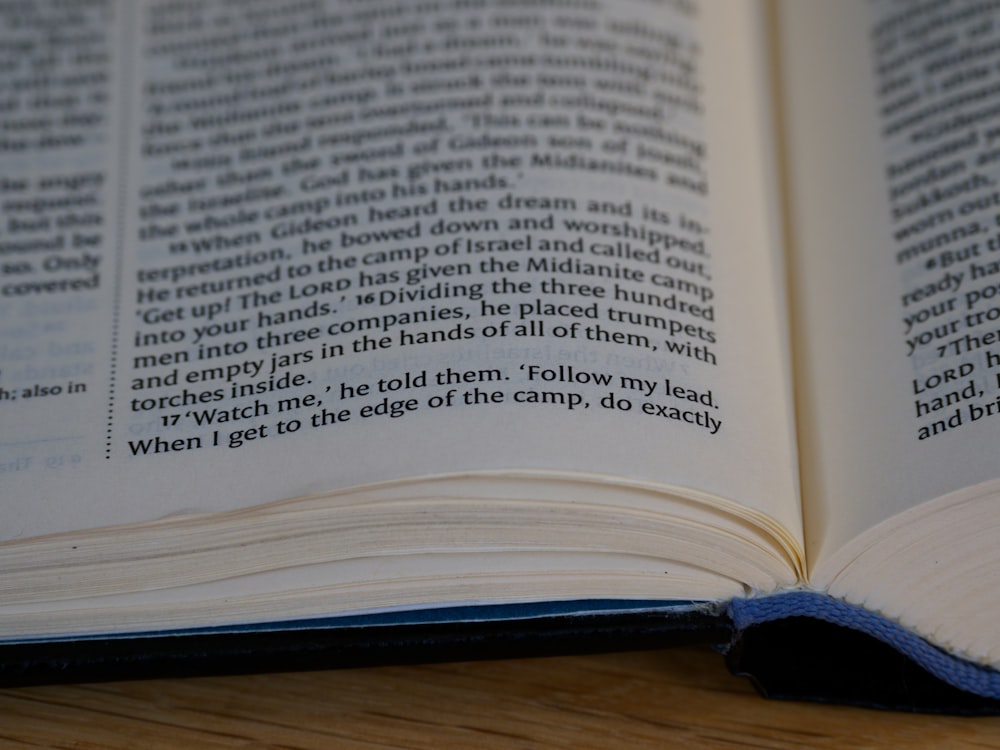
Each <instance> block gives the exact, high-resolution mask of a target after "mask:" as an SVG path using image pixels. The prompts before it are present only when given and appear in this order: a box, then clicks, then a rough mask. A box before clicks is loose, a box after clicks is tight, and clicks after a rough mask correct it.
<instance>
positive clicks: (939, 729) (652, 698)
mask: <svg viewBox="0 0 1000 750" xmlns="http://www.w3.org/2000/svg"><path fill="white" fill-rule="evenodd" d="M40 747H59V748H88V749H94V748H248V747H268V748H282V749H283V750H287V749H290V748H324V749H325V748H367V749H368V750H372V749H374V748H431V749H432V750H446V749H447V748H465V747H472V748H508V747H511V748H533V747H539V748H560V747H572V748H602V749H605V748H628V749H629V750H632V749H634V748H658V749H660V748H666V747H695V748H727V749H729V750H731V749H732V748H734V747H753V748H800V747H817V748H845V747H866V748H873V747H907V748H924V747H926V748H961V747H970V748H971V747H975V748H1000V717H997V718H956V717H942V716H914V715H909V714H901V713H884V712H878V711H871V710H865V709H854V708H844V707H837V706H819V705H811V704H798V703H783V702H777V701H767V700H764V699H763V698H760V697H759V696H758V695H757V694H756V693H754V692H753V690H752V689H751V688H750V686H749V685H748V684H747V683H746V682H745V681H744V680H742V679H739V678H735V677H732V676H730V675H729V674H728V673H727V672H726V671H725V669H724V667H723V664H722V659H721V657H719V656H718V655H717V654H714V653H712V652H711V651H710V650H708V649H706V648H698V647H678V648H675V649H670V650H664V651H653V652H647V653H630V654H606V655H595V656H573V657H553V658H538V659H523V660H513V661H491V662H478V663H470V662H465V663H459V664H433V665H425V666H410V667H381V668H374V669H351V670H341V671H326V672H312V673H287V674H277V675H252V676H243V677H202V678H195V679H176V680H147V681H140V682H118V683H103V684H88V685H61V686H46V687H32V688H20V689H9V690H2V691H0V748H40Z"/></svg>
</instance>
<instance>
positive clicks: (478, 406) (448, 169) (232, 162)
mask: <svg viewBox="0 0 1000 750" xmlns="http://www.w3.org/2000/svg"><path fill="white" fill-rule="evenodd" d="M756 10H757V8H756V6H751V5H742V6H741V7H740V9H739V10H736V11H733V12H729V11H728V10H727V11H726V12H722V11H720V10H719V9H718V8H717V7H716V6H713V5H710V4H705V5H704V6H702V5H701V4H699V3H695V2H693V1H691V0H673V1H672V2H640V1H638V0H636V1H635V2H622V3H615V4H613V5H612V4H610V3H609V4H600V3H597V2H574V3H564V2H551V3H532V4H530V5H529V4H517V3H515V4H509V3H501V2H489V1H487V0H434V1H428V2H421V3H397V2H366V3H357V2H347V1H345V2H340V3H337V2H326V3H324V2H296V1H293V0H288V1H287V2H280V3H279V2H270V1H269V2H247V3H241V4H228V3H196V4H186V3H182V4H178V3H176V2H153V1H150V2H144V3H124V2H123V3H114V2H110V0H104V1H100V0H94V1H93V2H88V3H82V4H80V5H79V7H78V9H77V10H76V11H75V12H74V14H73V15H74V19H73V21H72V23H70V21H69V20H67V19H66V18H64V17H63V16H62V15H61V14H62V13H63V11H64V9H63V6H62V5H61V4H59V3H45V2H40V3H37V4H33V5H31V6H21V5H15V6H10V7H8V6H5V7H4V9H3V11H2V12H3V13H4V14H5V15H6V16H7V17H5V18H4V19H3V20H4V22H5V24H6V25H5V26H4V28H5V31H4V32H3V33H4V34H5V35H7V36H6V37H5V39H4V41H5V42H6V40H7V38H8V37H9V38H10V39H11V40H15V41H16V45H15V46H11V45H9V44H5V45H3V48H4V49H5V50H8V52H6V53H5V54H4V57H3V59H2V60H3V62H2V64H3V65H4V67H5V70H8V71H9V73H8V74H5V76H4V78H3V81H4V83H3V84H2V85H3V86H5V87H6V89H5V90H0V102H3V106H4V107H5V110H4V123H5V126H4V127H5V129H4V131H3V133H2V134H0V136H2V137H3V139H4V141H3V143H2V145H3V149H2V151H0V159H2V168H0V175H2V178H0V180H2V182H0V189H2V193H0V194H2V201H3V204H2V205H3V220H4V226H3V228H2V230H0V232H2V233H0V252H2V255H0V262H2V263H3V274H2V277H0V332H2V333H0V335H2V338H0V351H3V352H4V355H3V356H2V357H0V361H2V363H3V364H2V365H0V415H2V416H0V483H2V486H3V496H4V498H5V500H4V509H3V513H4V523H3V524H2V529H3V531H2V534H3V535H4V537H5V538H6V539H12V538H18V537H24V536H33V535H37V534H42V533H53V532H59V531H65V530H69V529H74V528H86V527H93V526H101V525H106V524H111V523H120V522H133V521H143V520H150V519H156V518H160V517H163V516H167V515H173V514H178V513H204V512H212V511H222V510H228V509H233V508H239V507H244V506H251V505H256V504H260V503H266V502H271V501H276V500H280V499H283V498H289V497H296V496H301V495H307V494H312V493H318V492H325V491H329V490H333V489H337V488H343V487H349V486H354V485H361V484H366V483H371V482H376V481H384V480H394V479H405V478H407V477H416V476H427V475H437V474H449V473H456V472H476V471H485V472H503V471H511V470H519V471H528V470H543V471H549V472H589V473H597V474H602V475H608V476H621V477H629V478H630V479H632V480H634V481H646V482H659V483H663V484H664V486H670V487H675V488H694V489H696V490H698V491H699V492H701V493H710V494H712V495H715V496H718V497H719V498H721V499H722V501H724V502H731V503H737V504H740V505H741V506H744V507H746V508H748V509H751V510H752V512H754V513H759V514H762V515H764V516H767V517H769V518H772V519H776V520H777V521H778V522H780V523H781V524H783V525H784V526H785V528H786V529H787V530H788V532H787V533H788V535H789V536H790V539H791V540H792V541H791V542H790V543H791V544H793V546H794V545H798V544H799V541H798V539H799V536H800V521H799V505H798V499H797V494H796V475H795V468H794V467H795V464H796V462H795V458H794V451H793V439H792V433H791V429H790V424H791V414H790V401H789V393H790V388H789V385H788V371H787V341H786V340H785V338H784V325H785V322H784V312H783V309H784V308H783V304H784V300H783V294H782V291H781V290H782V285H781V282H780V279H781V273H780V268H779V265H778V263H777V252H778V241H777V230H776V227H777V222H776V220H775V216H776V214H775V204H774V203H773V201H772V200H771V199H772V197H773V181H772V180H771V177H770V171H769V169H770V168H769V167H768V159H769V157H770V156H771V155H772V146H771V142H770V137H771V133H770V130H769V120H768V118H769V113H770V106H769V103H768V96H769V92H768V87H767V83H766V81H767V78H766V76H765V75H764V69H765V67H764V61H765V56H764V51H763V48H762V46H761V36H760V34H759V33H758V32H759V30H760V19H759V17H758V16H756V15H755V12H756ZM64 25H65V26H64ZM734 61H738V63H739V64H734ZM734 125H735V126H734Z"/></svg>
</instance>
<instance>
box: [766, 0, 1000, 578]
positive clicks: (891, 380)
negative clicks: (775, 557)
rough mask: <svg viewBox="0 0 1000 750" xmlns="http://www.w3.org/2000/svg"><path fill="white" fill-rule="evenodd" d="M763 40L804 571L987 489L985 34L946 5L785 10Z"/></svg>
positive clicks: (986, 19) (987, 16)
mask: <svg viewBox="0 0 1000 750" xmlns="http://www.w3.org/2000/svg"><path fill="white" fill-rule="evenodd" d="M781 22H782V28H781V34H782V39H783V42H784V46H783V53H784V66H783V73H784V77H785V95H786V96H785V98H784V102H785V104H786V106H787V112H788V116H789V117H788V126H787V133H786V135H787V143H788V146H789V152H790V161H789V167H790V170H789V173H790V177H791V181H790V190H789V200H790V203H791V204H792V206H793V208H794V212H793V213H792V215H791V221H792V224H793V236H794V238H795V244H794V247H793V250H792V254H793V265H794V268H795V272H796V273H795V276H796V282H797V285H798V286H797V288H796V291H797V293H798V302H799V307H798V315H797V318H796V320H797V321H798V323H799V325H798V328H797V333H798V337H797V338H796V342H795V343H796V346H797V347H798V352H799V353H800V354H801V358H800V364H801V366H802V367H801V372H802V375H803V377H802V379H801V398H800V403H799V414H800V416H801V418H802V420H803V421H802V425H803V428H804V429H803V434H804V435H806V436H807V437H806V438H805V442H804V443H803V445H804V446H805V447H804V450H803V455H804V461H805V464H804V465H805V468H804V482H805V491H804V492H805V500H804V502H805V504H806V517H807V547H808V550H809V554H810V560H811V562H812V563H816V562H820V563H822V562H823V561H824V560H825V559H826V558H827V557H828V556H829V555H831V554H832V553H833V552H834V551H835V550H837V549H838V548H840V547H841V546H842V545H844V544H845V543H846V542H847V541H849V540H850V539H852V538H854V537H856V536H857V535H859V534H861V533H862V532H864V531H865V530H867V529H870V528H872V527H874V526H876V525H877V524H879V523H880V522H882V521H885V520H886V519H888V518H891V517H893V516H895V515H897V514H900V513H903V512H904V511H907V510H909V509H911V508H915V507H916V506H918V505H920V504H921V503H923V502H925V501H927V500H930V499H932V498H936V497H939V496H942V495H945V494H947V493H949V492H954V491H957V490H959V489H961V488H964V487H968V486H971V485H975V484H977V483H981V482H984V481H987V480H990V479H994V478H996V476H997V473H998V472H997V467H996V459H995V455H994V454H995V451H994V449H993V446H995V445H996V441H997V440H998V439H1000V420H996V419H993V418H992V417H993V416H995V415H997V414H998V413H1000V412H998V409H1000V407H998V404H1000V400H998V399H1000V380H998V378H997V373H996V369H997V366H998V365H1000V357H998V355H997V352H998V351H1000V350H998V348H997V346H996V342H997V341H998V340H1000V339H998V335H1000V334H998V329H997V326H996V324H995V319H996V318H997V316H998V315H1000V307H998V306H997V303H996V299H995V297H996V294H997V289H998V287H997V282H996V277H995V276H994V274H995V273H996V271H997V270H998V269H1000V265H998V264H997V260H996V257H995V256H996V253H997V250H998V249H1000V244H998V242H997V239H996V235H997V230H996V227H997V220H996V219H997V210H996V209H997V192H996V181H997V176H998V172H997V167H996V165H997V161H996V157H997V153H998V151H997V143H996V139H997V135H998V133H997V132H996V129H995V125H993V124H992V120H991V118H993V117H994V115H995V112H996V108H997V106H998V104H997V103H998V102H1000V98H998V88H997V84H998V81H1000V78H998V74H997V73H996V71H995V66H992V65H991V64H987V63H986V59H987V58H988V57H989V55H990V54H992V53H993V51H995V49H996V44H997V39H998V36H997V35H998V33H1000V27H997V25H996V22H995V19H994V18H993V14H991V13H990V12H989V11H988V10H986V8H985V7H983V6H979V5H976V4H970V3H962V2H955V3H950V4H943V5H940V6H938V5H934V6H926V7H925V6H917V5H909V4H899V3H892V2H870V3H866V2H838V3H819V2H802V3H799V2H794V3H786V4H785V5H783V6H782V16H781ZM832 571H833V568H831V569H830V572H832ZM823 580H826V579H825V578H824V579H823Z"/></svg>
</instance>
